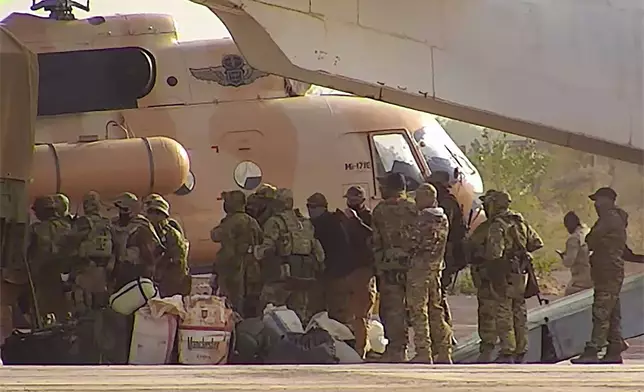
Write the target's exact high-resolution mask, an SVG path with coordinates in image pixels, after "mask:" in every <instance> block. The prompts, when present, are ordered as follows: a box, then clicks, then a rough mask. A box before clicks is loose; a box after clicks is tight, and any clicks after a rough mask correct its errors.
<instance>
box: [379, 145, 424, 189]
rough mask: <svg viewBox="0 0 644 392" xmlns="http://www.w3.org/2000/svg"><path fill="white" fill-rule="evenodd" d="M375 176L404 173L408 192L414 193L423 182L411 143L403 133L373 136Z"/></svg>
mask: <svg viewBox="0 0 644 392" xmlns="http://www.w3.org/2000/svg"><path fill="white" fill-rule="evenodd" d="M371 140H372V143H373V148H372V154H373V161H374V174H375V176H376V177H377V178H378V177H384V176H386V175H387V174H389V173H392V172H393V173H402V174H403V175H404V176H405V179H406V181H407V190H410V191H413V190H415V189H416V188H418V186H419V185H420V184H422V183H423V182H424V181H423V174H422V171H421V169H420V167H419V166H418V162H416V158H415V157H414V154H413V153H412V150H411V146H410V144H409V141H408V140H407V139H406V138H405V136H404V135H403V134H401V133H387V134H376V135H373V136H372V139H371Z"/></svg>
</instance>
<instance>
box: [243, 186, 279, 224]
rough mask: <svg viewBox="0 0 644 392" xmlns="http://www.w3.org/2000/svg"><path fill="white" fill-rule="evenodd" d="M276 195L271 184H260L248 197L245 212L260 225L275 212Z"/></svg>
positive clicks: (275, 190) (275, 189)
mask: <svg viewBox="0 0 644 392" xmlns="http://www.w3.org/2000/svg"><path fill="white" fill-rule="evenodd" d="M276 195H277V188H275V187H274V186H273V185H271V184H262V185H260V186H259V187H258V188H257V190H256V191H255V193H253V194H252V195H250V196H249V197H248V200H247V203H246V213H247V214H248V215H250V216H252V217H253V218H255V219H256V220H257V223H259V225H260V227H263V226H264V224H265V223H266V221H267V220H268V218H270V217H271V216H272V215H273V214H274V213H275V197H276Z"/></svg>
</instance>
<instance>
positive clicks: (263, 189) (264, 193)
mask: <svg viewBox="0 0 644 392" xmlns="http://www.w3.org/2000/svg"><path fill="white" fill-rule="evenodd" d="M255 194H256V195H257V196H260V197H263V198H266V199H275V198H276V197H277V188H276V187H274V186H273V185H271V184H268V183H263V184H262V185H260V186H259V187H258V188H257V190H256V191H255Z"/></svg>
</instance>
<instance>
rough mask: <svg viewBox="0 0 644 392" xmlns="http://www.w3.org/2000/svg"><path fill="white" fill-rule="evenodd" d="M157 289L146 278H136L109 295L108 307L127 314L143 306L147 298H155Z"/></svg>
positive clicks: (157, 293)
mask: <svg viewBox="0 0 644 392" xmlns="http://www.w3.org/2000/svg"><path fill="white" fill-rule="evenodd" d="M158 296H159V290H158V288H157V286H156V285H155V284H154V282H153V281H152V280H150V279H148V278H137V279H135V280H133V281H131V282H129V283H127V284H125V285H124V286H123V287H121V288H120V289H119V290H118V291H117V292H115V293H114V294H112V295H111V296H110V308H112V309H113V310H114V311H115V312H117V313H120V314H122V315H125V316H129V315H131V314H133V313H134V312H136V311H137V310H139V309H140V308H142V307H144V306H145V305H146V304H147V303H148V300H150V299H152V298H157V297H158Z"/></svg>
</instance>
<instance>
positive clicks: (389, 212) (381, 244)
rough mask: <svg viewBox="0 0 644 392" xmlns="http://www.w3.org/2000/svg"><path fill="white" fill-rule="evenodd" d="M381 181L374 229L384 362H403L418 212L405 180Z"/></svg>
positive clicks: (393, 177) (394, 177) (393, 176)
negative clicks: (408, 284)
mask: <svg viewBox="0 0 644 392" xmlns="http://www.w3.org/2000/svg"><path fill="white" fill-rule="evenodd" d="M379 181H380V192H381V194H382V197H383V201H381V202H380V203H379V204H378V205H377V206H376V208H374V210H373V217H372V229H373V253H374V257H375V266H376V273H377V276H378V289H379V290H380V312H379V314H380V318H381V320H382V323H383V325H384V327H385V334H386V336H387V338H388V339H389V345H388V346H387V350H386V351H385V354H384V355H383V357H382V361H383V362H404V361H405V360H406V359H407V358H406V357H407V342H408V331H407V325H408V324H407V315H406V304H405V287H406V280H407V279H406V278H407V271H408V270H409V267H410V265H411V255H412V251H413V246H414V243H413V240H412V236H413V235H414V232H415V230H416V229H415V223H416V219H417V216H418V212H417V210H416V204H415V203H414V202H413V201H412V200H409V199H408V198H407V194H406V185H405V178H404V176H402V175H401V174H398V173H391V174H389V175H388V176H387V177H385V178H384V179H379Z"/></svg>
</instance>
